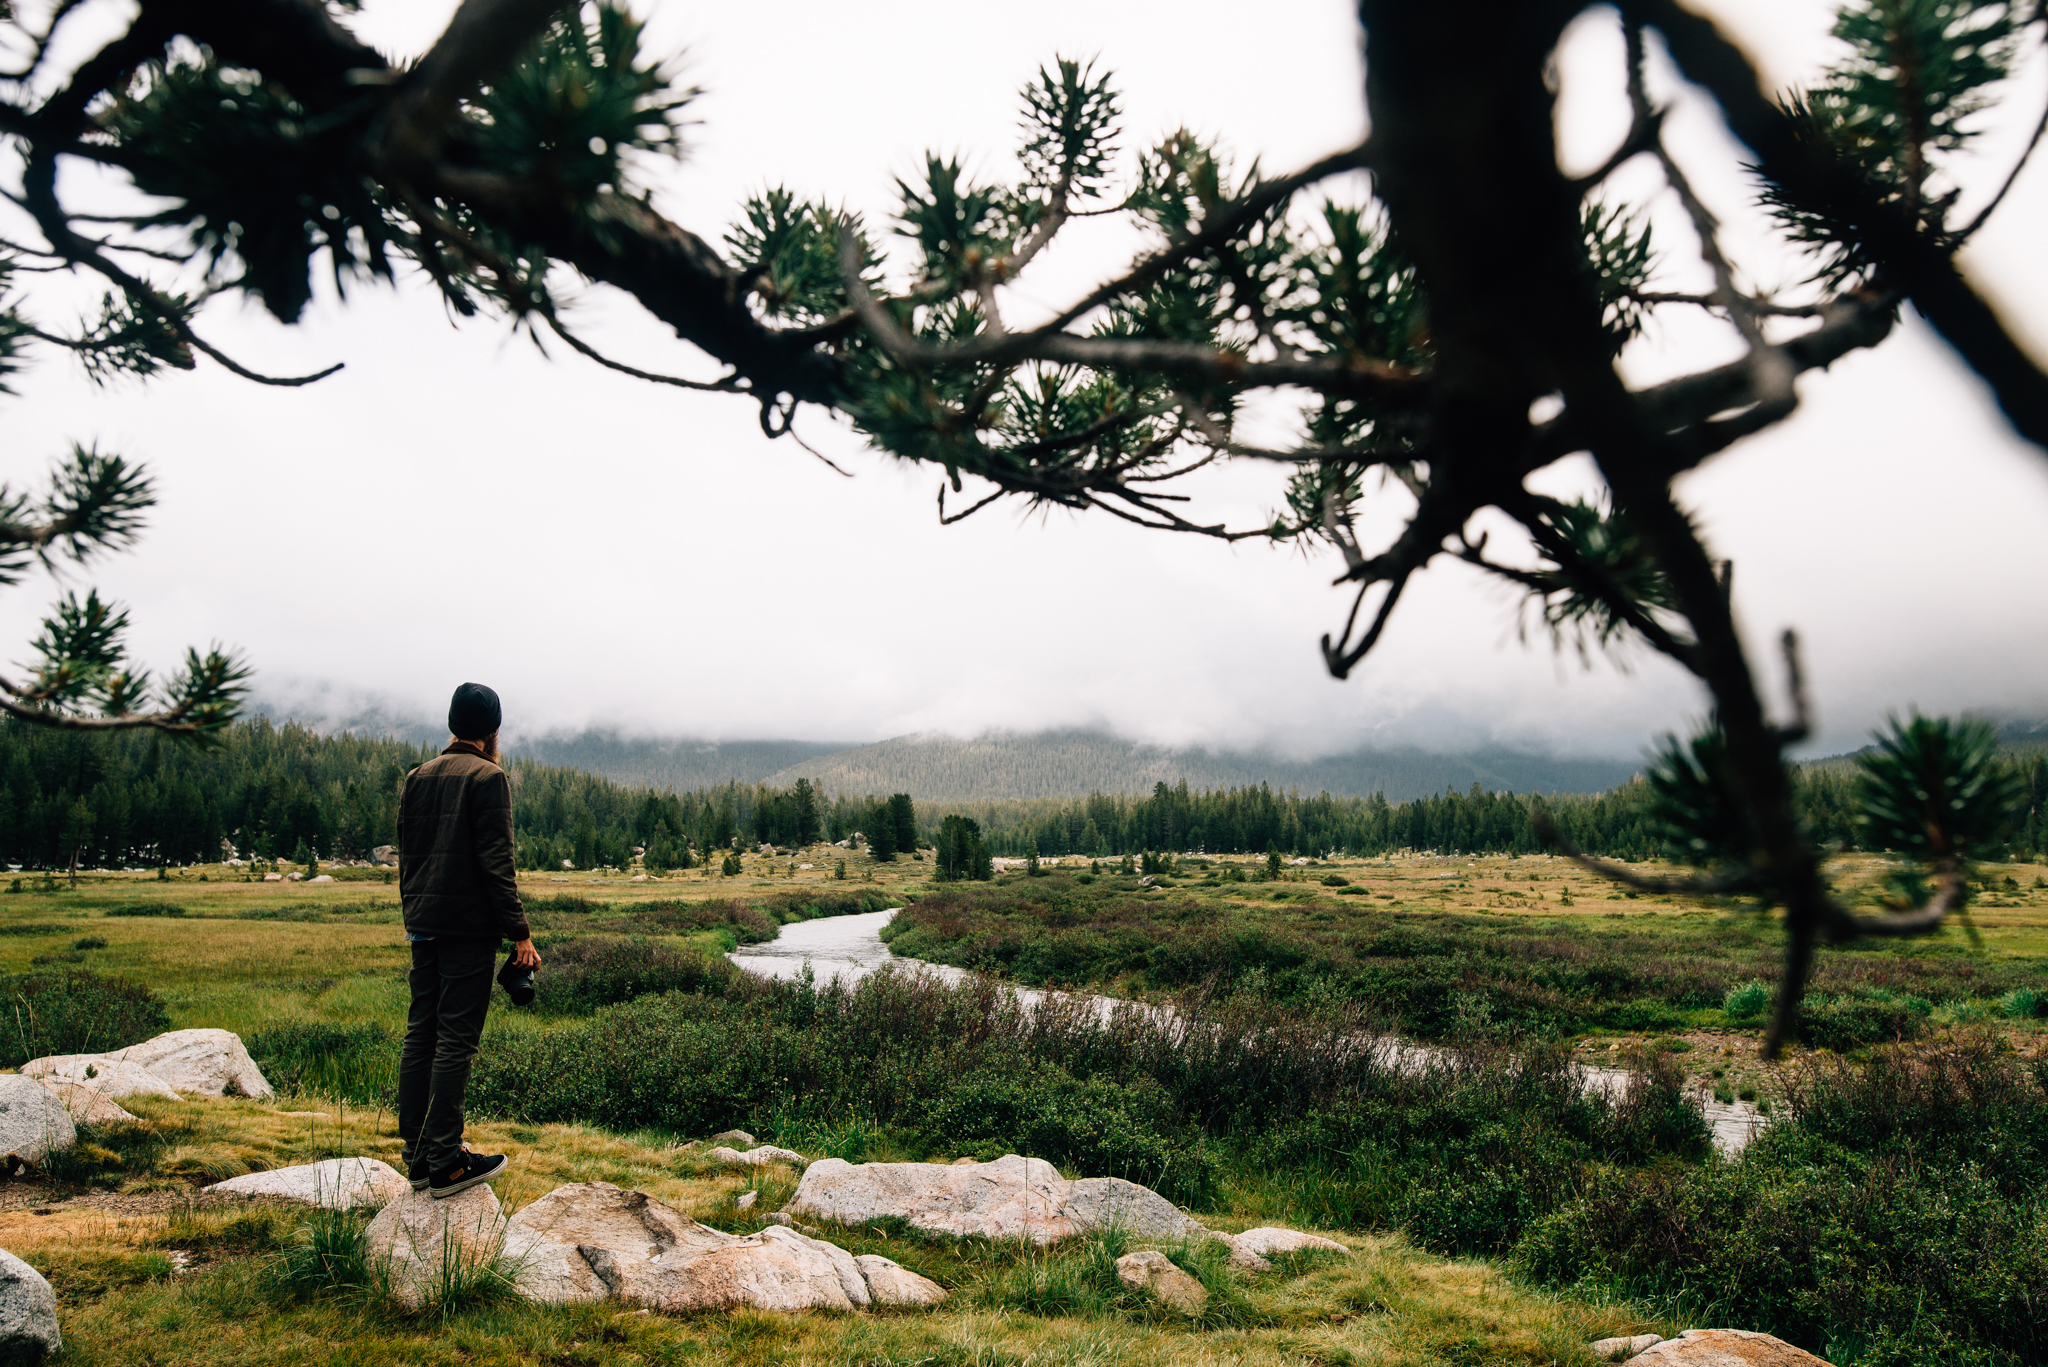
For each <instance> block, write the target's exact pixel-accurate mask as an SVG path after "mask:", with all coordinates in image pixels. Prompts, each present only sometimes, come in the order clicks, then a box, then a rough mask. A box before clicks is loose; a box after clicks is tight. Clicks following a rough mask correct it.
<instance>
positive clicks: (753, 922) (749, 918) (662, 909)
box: [633, 897, 782, 945]
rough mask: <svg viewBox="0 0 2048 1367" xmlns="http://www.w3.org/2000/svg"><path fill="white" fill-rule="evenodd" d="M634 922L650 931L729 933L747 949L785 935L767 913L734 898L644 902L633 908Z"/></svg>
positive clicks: (778, 922)
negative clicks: (714, 931) (721, 931)
mask: <svg viewBox="0 0 2048 1367" xmlns="http://www.w3.org/2000/svg"><path fill="white" fill-rule="evenodd" d="M633 920H634V923H635V924H637V925H640V926H643V927H645V928H646V929H648V930H664V931H670V932H674V931H686V932H687V931H698V930H728V931H731V932H732V937H733V939H734V940H735V941H736V942H737V943H739V944H743V945H758V944H761V943H763V942H765V941H768V940H772V939H774V938H775V937H776V936H777V935H779V934H780V933H781V932H782V923H781V922H780V921H778V920H776V919H775V917H773V916H771V915H769V914H768V912H767V911H765V910H763V909H762V908H760V907H758V906H754V905H752V904H751V903H747V902H742V901H740V900H739V899H737V898H734V897H713V898H708V899H706V900H704V901H702V902H671V901H653V902H641V903H639V904H637V905H636V906H635V907H634V908H633Z"/></svg>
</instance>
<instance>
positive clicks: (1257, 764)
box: [766, 730, 1637, 803]
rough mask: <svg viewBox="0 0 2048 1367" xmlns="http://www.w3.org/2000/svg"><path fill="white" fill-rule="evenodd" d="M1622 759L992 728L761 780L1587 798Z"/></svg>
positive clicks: (847, 787) (849, 787)
mask: <svg viewBox="0 0 2048 1367" xmlns="http://www.w3.org/2000/svg"><path fill="white" fill-rule="evenodd" d="M1636 768H1637V765H1636V764H1635V762H1633V761H1630V760H1601V759H1558V758H1554V757H1550V756H1544V755H1533V754H1524V753H1520V752H1517V751H1512V750H1507V749H1491V750H1486V751H1480V752H1475V753H1471V754H1461V755H1440V754H1430V753H1427V752H1425V751H1422V750H1415V749H1388V750H1367V749H1359V750H1354V751H1351V752H1348V753H1345V754H1339V755H1331V756H1328V757H1326V758H1322V759H1315V760H1306V761H1302V760H1288V759H1283V758H1279V757H1276V756H1273V755H1266V754H1260V753H1257V752H1248V751H1233V750H1201V749H1186V750H1176V749H1168V748H1166V747H1163V746H1156V745H1145V744H1142V743H1139V742H1136V741H1130V740H1125V739H1123V738H1122V737H1119V736H1113V735H1109V734H1106V733H1103V732H1099V731H1078V730H1069V731H1046V732H1039V733H1037V734H1032V735H1015V734H1005V733H999V732H998V733H989V734H985V735H982V736H977V737H974V738H972V739H961V738H959V737H955V736H947V735H942V734H938V733H927V734H923V735H911V736H897V737H894V738H892V739H890V740H885V741H879V742H877V743H875V744H873V745H863V746H859V747H857V748H854V749H849V750H844V751H841V752H840V753H838V754H831V755H824V756H819V757H817V758H809V759H806V760H804V761H803V762H802V763H800V764H794V765H791V766H790V767H789V768H786V769H783V770H782V771H780V772H779V773H774V774H770V775H768V776H767V780H766V781H767V782H769V783H771V784H788V783H792V782H794V781H795V780H796V779H797V778H798V777H805V778H809V779H810V780H811V781H812V782H814V783H817V784H819V785H820V786H822V787H824V788H826V789H828V790H831V791H844V792H877V793H893V792H906V793H909V794H910V795H911V796H912V797H914V798H916V799H917V800H918V801H919V802H940V803H972V802H1006V801H1028V800H1031V799H1037V798H1051V797H1074V796H1077V795H1079V794H1082V793H1125V794H1131V795H1139V794H1144V793H1149V792H1151V791H1152V788H1153V785H1155V784H1159V783H1165V784H1167V785H1169V786H1172V785H1175V784H1180V783H1186V784H1187V785H1188V786H1189V787H1190V788H1195V789H1204V788H1208V789H1217V788H1243V787H1257V786H1258V785H1260V784H1265V785H1267V786H1269V787H1271V788H1273V789H1275V790H1276V791H1280V792H1286V791H1289V790H1294V789H1298V790H1299V791H1301V792H1303V793H1329V794H1331V795H1332V796H1337V797H1368V796H1370V795H1372V794H1374V793H1380V794H1383V795H1385V796H1386V797H1387V798H1389V799H1391V800H1394V801H1400V800H1402V799H1404V798H1411V797H1420V796H1422V795H1423V794H1426V793H1440V792H1443V791H1444V790H1445V789H1447V788H1455V789H1458V790H1460V791H1462V790H1464V789H1466V788H1468V787H1470V786H1471V785H1472V784H1474V783H1477V784H1479V785H1480V786H1481V787H1482V788H1485V789H1487V790H1489V791H1496V790H1502V789H1505V790H1507V791H1510V792H1524V793H1526V792H1545V793H1548V792H1561V793H1591V792H1599V791H1602V790H1604V789H1607V788H1611V787H1613V786H1614V785H1616V784H1618V783H1623V782H1626V781H1627V780H1628V778H1629V777H1630V776H1631V775H1632V774H1634V773H1635V771H1636Z"/></svg>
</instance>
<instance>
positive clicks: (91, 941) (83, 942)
mask: <svg viewBox="0 0 2048 1367" xmlns="http://www.w3.org/2000/svg"><path fill="white" fill-rule="evenodd" d="M71 947H72V948H73V949H105V948H106V947H107V941H106V938H105V937H104V936H100V935H81V936H79V937H78V938H77V939H76V940H73V941H72V942H71Z"/></svg>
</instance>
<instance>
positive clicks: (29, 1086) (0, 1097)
mask: <svg viewBox="0 0 2048 1367" xmlns="http://www.w3.org/2000/svg"><path fill="white" fill-rule="evenodd" d="M77 1142H78V1127H77V1126H75V1125H73V1124H72V1123H71V1115H70V1113H69V1112H67V1111H66V1110H65V1109H64V1103H63V1102H61V1101H59V1100H58V1099H57V1097H56V1096H55V1094H53V1093H52V1092H51V1091H50V1089H49V1088H48V1087H45V1086H44V1085H43V1084H42V1083H40V1082H38V1081H37V1080H36V1079H34V1078H32V1077H18V1076H17V1077H0V1154H13V1155H14V1156H15V1157H17V1158H20V1159H21V1160H23V1161H24V1162H28V1163H40V1162H41V1161H42V1160H43V1159H45V1158H47V1157H49V1155H51V1154H53V1153H56V1152H58V1151H59V1150H61V1149H68V1148H70V1147H71V1146H72V1145H73V1144H75V1143H77Z"/></svg>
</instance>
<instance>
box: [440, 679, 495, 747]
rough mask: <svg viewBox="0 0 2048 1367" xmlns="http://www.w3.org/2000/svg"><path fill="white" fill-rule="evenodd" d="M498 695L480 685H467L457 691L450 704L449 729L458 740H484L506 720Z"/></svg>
mask: <svg viewBox="0 0 2048 1367" xmlns="http://www.w3.org/2000/svg"><path fill="white" fill-rule="evenodd" d="M504 716H505V713H504V710H503V709H502V708H500V707H499V706H498V695H497V694H496V693H494V692H492V691H491V690H490V689H488V688H486V687H484V686H483V685H482V684H478V683H466V684H464V685H462V687H460V688H458V689H456V690H455V697H454V698H453V699H452V700H451V701H450V702H449V704H448V729H449V730H450V731H451V732H453V733H454V734H455V736H456V738H457V739H458V740H482V739H483V738H484V737H485V736H488V735H490V734H491V732H493V731H495V730H497V729H498V723H499V722H500V721H502V720H504Z"/></svg>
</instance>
